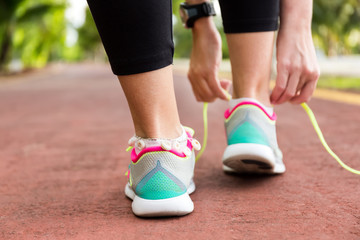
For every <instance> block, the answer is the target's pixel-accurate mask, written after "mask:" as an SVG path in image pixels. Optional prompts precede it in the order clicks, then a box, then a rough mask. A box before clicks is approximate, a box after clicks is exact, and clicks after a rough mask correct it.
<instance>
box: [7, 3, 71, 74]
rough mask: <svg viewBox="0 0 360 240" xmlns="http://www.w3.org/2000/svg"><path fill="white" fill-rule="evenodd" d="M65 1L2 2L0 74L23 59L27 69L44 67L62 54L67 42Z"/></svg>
mask: <svg viewBox="0 0 360 240" xmlns="http://www.w3.org/2000/svg"><path fill="white" fill-rule="evenodd" d="M65 8H66V5H65V0H2V1H1V2H0V72H4V71H6V70H7V65H8V63H9V61H10V60H11V59H13V58H20V59H21V60H22V64H23V66H24V67H41V66H44V65H45V64H46V62H47V61H48V59H49V58H51V57H55V56H56V55H59V54H60V48H61V47H62V46H64V40H65V26H66V25H65V18H64V11H65Z"/></svg>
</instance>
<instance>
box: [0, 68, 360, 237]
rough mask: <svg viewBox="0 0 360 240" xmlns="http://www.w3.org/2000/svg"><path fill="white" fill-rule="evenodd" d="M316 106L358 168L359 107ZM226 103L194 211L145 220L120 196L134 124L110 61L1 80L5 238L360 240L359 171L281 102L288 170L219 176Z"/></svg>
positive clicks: (197, 114) (218, 110)
mask: <svg viewBox="0 0 360 240" xmlns="http://www.w3.org/2000/svg"><path fill="white" fill-rule="evenodd" d="M2 80H3V79H2ZM175 85H176V91H177V97H178V105H179V111H180V115H181V120H182V123H183V124H184V125H189V126H192V127H193V128H195V129H196V131H197V138H198V139H199V140H200V141H201V139H202V133H203V131H202V126H203V125H202V105H201V104H199V103H196V101H195V99H194V97H193V96H192V94H191V88H190V85H189V83H188V81H187V80H186V78H185V77H184V74H180V73H175ZM139 87H141V86H139ZM310 105H311V107H312V108H313V110H314V112H315V114H316V116H317V118H318V121H319V124H320V126H321V127H322V129H323V131H324V133H325V137H326V138H327V140H328V142H329V145H330V146H332V147H333V149H334V151H335V152H337V153H338V155H339V156H341V157H342V158H343V159H344V160H345V162H346V163H348V164H349V165H351V166H353V167H356V168H358V169H359V168H360V147H359V144H360V140H359V134H360V124H359V123H360V107H359V106H352V105H347V104H342V103H334V102H329V101H325V100H317V99H314V100H312V101H311V104H310ZM225 108H226V103H224V102H220V101H217V102H216V103H214V104H211V105H210V107H209V125H210V127H209V142H208V149H207V150H206V152H205V154H204V155H203V157H202V159H201V160H200V161H199V162H198V165H197V167H196V177H195V181H196V185H197V190H196V192H195V193H194V194H193V195H192V199H193V201H194V203H195V211H194V212H193V213H192V214H190V215H188V216H185V217H181V218H160V219H141V218H137V217H135V216H134V215H133V214H132V212H131V201H130V200H128V199H127V198H126V197H125V195H124V190H123V187H124V185H125V183H126V177H125V176H124V172H125V170H126V169H127V165H128V162H129V157H128V153H126V152H125V148H126V147H127V145H126V143H127V140H128V138H129V137H131V136H132V134H133V128H132V125H131V118H130V114H129V111H128V108H127V104H126V101H125V97H124V95H123V93H122V91H121V89H120V86H119V84H118V82H117V80H116V78H115V77H114V76H113V75H112V74H111V73H110V69H109V67H108V66H104V65H72V66H60V67H52V68H49V69H46V70H43V71H40V72H35V73H30V74H26V75H20V76H16V77H12V79H11V81H2V82H1V83H0V182H1V184H0V239H145V238H146V239H360V211H359V208H360V206H359V198H360V184H359V183H360V176H356V175H353V174H350V173H349V172H346V171H345V170H343V169H342V168H341V167H340V166H339V165H338V164H337V163H336V162H335V160H333V159H332V158H331V157H330V156H329V155H328V154H327V153H326V152H325V150H324V149H323V148H322V146H321V145H320V142H319V140H318V138H317V137H316V135H315V132H314V130H313V129H312V127H311V125H310V122H309V120H308V119H307V116H306V115H305V112H304V111H303V110H302V109H301V108H300V107H299V106H292V105H290V104H285V105H283V106H280V107H277V108H276V111H277V113H278V119H279V120H278V138H279V144H280V147H281V148H282V150H283V153H284V158H285V163H286V166H287V172H286V173H285V174H284V175H281V176H273V177H265V176H255V177H254V176H234V175H226V174H224V173H223V172H222V170H221V156H222V153H223V150H224V148H225V136H224V129H223V118H222V115H223V112H224V110H225Z"/></svg>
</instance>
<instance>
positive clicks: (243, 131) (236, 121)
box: [225, 104, 279, 152]
mask: <svg viewBox="0 0 360 240" xmlns="http://www.w3.org/2000/svg"><path fill="white" fill-rule="evenodd" d="M225 129H226V135H227V140H228V144H236V143H257V144H263V145H268V146H270V147H271V148H273V149H274V151H275V152H277V151H279V150H278V144H277V138H276V127H275V120H272V119H270V118H269V117H268V116H267V115H266V114H265V113H264V112H263V110H261V109H260V108H258V107H257V106H255V105H251V104H245V105H241V106H239V107H237V108H236V109H235V110H234V111H233V113H232V114H231V116H230V117H229V118H228V119H226V120H225ZM242 135H243V136H242ZM249 135H250V136H249Z"/></svg>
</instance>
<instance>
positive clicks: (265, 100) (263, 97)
mask: <svg viewBox="0 0 360 240" xmlns="http://www.w3.org/2000/svg"><path fill="white" fill-rule="evenodd" d="M238 98H252V99H255V100H257V101H259V102H260V103H262V104H263V105H265V106H267V107H271V106H272V105H271V103H270V96H269V94H260V93H245V94H235V93H233V99H238Z"/></svg>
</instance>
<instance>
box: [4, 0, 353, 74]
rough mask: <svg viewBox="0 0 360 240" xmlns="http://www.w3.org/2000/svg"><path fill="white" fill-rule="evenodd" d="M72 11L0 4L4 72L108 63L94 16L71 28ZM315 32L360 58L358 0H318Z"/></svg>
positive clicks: (17, 1) (22, 2) (61, 3)
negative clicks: (59, 63)
mask: <svg viewBox="0 0 360 240" xmlns="http://www.w3.org/2000/svg"><path fill="white" fill-rule="evenodd" d="M78 1H85V0H78ZM180 2H183V0H173V12H174V41H175V45H176V50H175V57H178V58H186V57H189V56H190V52H191V45H192V37H191V30H189V29H184V28H183V26H182V24H181V21H180V18H179V14H178V12H179V4H180ZM84 3H85V2H84ZM68 7H69V0H1V1H0V72H2V73H6V72H9V66H10V65H12V67H13V68H14V66H15V68H16V66H17V65H19V66H20V68H21V69H28V68H38V67H43V66H45V65H46V64H47V63H48V62H51V61H83V60H96V61H98V60H99V61H104V60H105V59H106V55H105V53H104V50H103V47H102V45H101V40H100V37H99V35H98V33H97V30H96V27H95V24H94V21H93V19H92V17H91V13H90V11H89V10H88V9H86V14H85V21H84V23H83V25H82V26H72V24H71V23H70V22H69V21H68V20H67V18H66V17H65V11H66V9H67V8H68ZM215 23H216V25H217V26H218V28H219V31H220V33H221V35H222V38H223V56H224V58H228V56H229V55H228V50H227V47H226V44H225V35H224V33H223V31H222V25H221V18H220V17H217V18H215ZM312 27H313V28H312V30H313V36H314V41H315V44H316V46H317V47H318V48H319V49H320V50H322V51H323V52H324V54H325V55H327V56H335V55H348V54H359V53H360V1H359V0H314V14H313V26H312ZM69 28H70V29H71V30H72V31H73V32H74V31H75V32H76V40H75V42H74V43H73V44H68V43H67V41H66V38H67V33H68V32H69V31H67V30H68V29H69Z"/></svg>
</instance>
